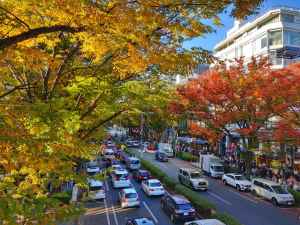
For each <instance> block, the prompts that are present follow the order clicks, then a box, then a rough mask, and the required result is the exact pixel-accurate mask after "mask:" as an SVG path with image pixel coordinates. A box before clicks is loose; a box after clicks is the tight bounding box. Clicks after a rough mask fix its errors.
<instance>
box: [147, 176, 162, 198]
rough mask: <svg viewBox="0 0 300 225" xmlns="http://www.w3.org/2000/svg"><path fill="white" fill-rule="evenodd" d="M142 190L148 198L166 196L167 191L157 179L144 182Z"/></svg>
mask: <svg viewBox="0 0 300 225" xmlns="http://www.w3.org/2000/svg"><path fill="white" fill-rule="evenodd" d="M142 189H143V191H144V192H145V193H146V195H148V196H158V195H164V194H165V189H164V187H163V186H162V184H161V183H160V181H159V180H157V179H149V180H144V181H143V182H142Z"/></svg>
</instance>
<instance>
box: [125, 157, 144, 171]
mask: <svg viewBox="0 0 300 225" xmlns="http://www.w3.org/2000/svg"><path fill="white" fill-rule="evenodd" d="M125 164H126V167H127V168H128V169H129V170H138V169H139V168H141V163H140V160H139V159H138V158H136V157H127V158H125Z"/></svg>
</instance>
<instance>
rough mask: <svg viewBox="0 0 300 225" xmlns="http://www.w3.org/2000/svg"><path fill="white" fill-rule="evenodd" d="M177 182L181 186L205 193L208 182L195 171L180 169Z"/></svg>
mask: <svg viewBox="0 0 300 225" xmlns="http://www.w3.org/2000/svg"><path fill="white" fill-rule="evenodd" d="M178 180H179V182H180V183H181V184H183V185H186V186H188V187H190V188H192V189H194V190H202V191H206V190H207V189H208V181H207V180H206V179H205V178H204V177H203V176H202V175H201V173H200V172H199V171H198V170H195V169H190V168H180V169H179V172H178Z"/></svg>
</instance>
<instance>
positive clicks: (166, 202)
mask: <svg viewBox="0 0 300 225" xmlns="http://www.w3.org/2000/svg"><path fill="white" fill-rule="evenodd" d="M161 207H162V209H163V210H164V211H165V212H166V214H167V215H168V216H170V218H171V221H172V222H173V223H177V222H179V221H182V222H185V221H191V220H194V219H195V217H196V210H195V209H194V208H193V206H192V204H191V203H190V201H189V200H187V199H186V198H185V197H183V196H181V195H170V194H167V195H165V196H163V197H162V199H161Z"/></svg>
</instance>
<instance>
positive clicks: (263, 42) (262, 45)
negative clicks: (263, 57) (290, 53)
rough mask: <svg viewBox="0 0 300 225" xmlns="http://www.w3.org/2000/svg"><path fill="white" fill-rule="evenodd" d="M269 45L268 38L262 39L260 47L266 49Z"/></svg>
mask: <svg viewBox="0 0 300 225" xmlns="http://www.w3.org/2000/svg"><path fill="white" fill-rule="evenodd" d="M267 45H268V39H267V37H263V38H262V39H260V47H261V48H265V47H267Z"/></svg>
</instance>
